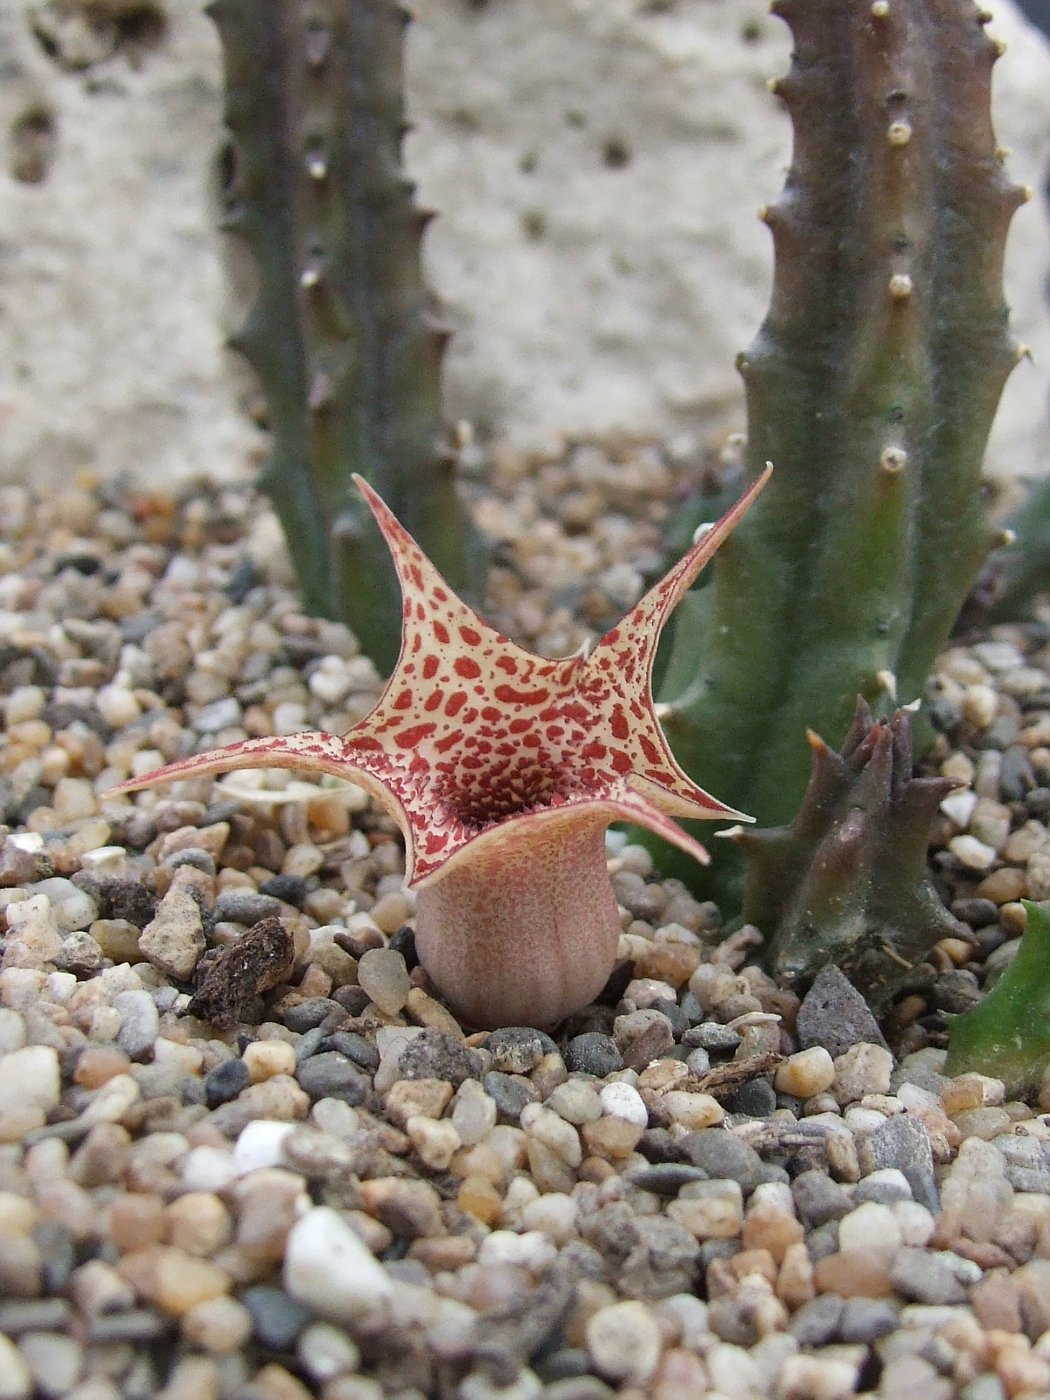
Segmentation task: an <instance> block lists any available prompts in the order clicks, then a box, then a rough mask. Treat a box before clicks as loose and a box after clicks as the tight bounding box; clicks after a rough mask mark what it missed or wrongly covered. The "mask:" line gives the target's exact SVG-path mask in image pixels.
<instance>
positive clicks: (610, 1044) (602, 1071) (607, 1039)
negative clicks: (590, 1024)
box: [565, 1031, 623, 1079]
mask: <svg viewBox="0 0 1050 1400" xmlns="http://www.w3.org/2000/svg"><path fill="white" fill-rule="evenodd" d="M565 1066H566V1068H567V1069H568V1070H569V1071H570V1073H571V1072H572V1071H574V1070H575V1071H577V1072H578V1073H580V1074H593V1075H594V1076H595V1078H596V1079H604V1078H605V1077H606V1076H607V1075H610V1074H619V1072H620V1071H621V1070H622V1069H623V1056H622V1055H621V1054H620V1051H619V1048H618V1047H617V1044H616V1042H615V1040H613V1038H612V1036H611V1035H603V1034H602V1033H601V1031H585V1032H584V1033H583V1035H574V1036H573V1038H572V1039H571V1040H570V1041H569V1043H568V1045H566V1047H565Z"/></svg>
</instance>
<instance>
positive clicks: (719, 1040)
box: [682, 1021, 740, 1055]
mask: <svg viewBox="0 0 1050 1400" xmlns="http://www.w3.org/2000/svg"><path fill="white" fill-rule="evenodd" d="M682 1043H683V1044H684V1045H690V1046H696V1047H698V1048H699V1049H701V1050H707V1051H710V1053H711V1054H712V1055H718V1054H728V1053H729V1052H730V1051H733V1050H736V1049H737V1048H738V1047H739V1045H740V1032H739V1031H735V1030H733V1029H732V1027H730V1026H723V1025H722V1024H721V1023H720V1022H719V1021H702V1022H701V1024H700V1025H699V1026H691V1027H690V1028H689V1030H687V1031H686V1033H685V1034H684V1035H683V1036H682Z"/></svg>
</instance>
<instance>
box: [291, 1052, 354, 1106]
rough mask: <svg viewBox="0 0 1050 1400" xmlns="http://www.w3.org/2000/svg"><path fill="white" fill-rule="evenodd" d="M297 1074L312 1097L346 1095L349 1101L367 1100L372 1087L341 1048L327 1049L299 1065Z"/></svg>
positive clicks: (342, 1097) (343, 1096) (332, 1097)
mask: <svg viewBox="0 0 1050 1400" xmlns="http://www.w3.org/2000/svg"><path fill="white" fill-rule="evenodd" d="M295 1077H296V1079H297V1080H298V1081H299V1084H300V1087H301V1088H303V1089H305V1090H306V1092H307V1093H308V1094H309V1095H310V1097H311V1098H312V1099H343V1100H344V1102H346V1103H348V1104H353V1105H356V1104H361V1103H364V1101H365V1099H366V1098H367V1097H368V1093H369V1090H370V1089H371V1087H372V1083H371V1080H370V1079H368V1078H366V1076H365V1075H363V1074H362V1073H361V1070H360V1068H359V1066H357V1065H355V1064H354V1062H353V1060H349V1059H347V1057H346V1056H345V1055H340V1054H339V1052H338V1051H337V1050H327V1051H325V1052H324V1053H323V1054H320V1055H311V1056H310V1058H309V1059H306V1060H303V1062H302V1063H301V1064H299V1065H297V1066H296V1069H295Z"/></svg>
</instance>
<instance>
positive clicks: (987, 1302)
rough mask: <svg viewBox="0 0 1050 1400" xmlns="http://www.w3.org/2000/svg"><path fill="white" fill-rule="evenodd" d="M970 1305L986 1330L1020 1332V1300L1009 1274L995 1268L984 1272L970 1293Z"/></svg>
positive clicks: (1021, 1324)
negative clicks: (989, 1271) (986, 1272)
mask: <svg viewBox="0 0 1050 1400" xmlns="http://www.w3.org/2000/svg"><path fill="white" fill-rule="evenodd" d="M970 1306H971V1307H972V1308H973V1310H974V1313H975V1314H976V1316H977V1321H978V1322H979V1323H980V1324H981V1326H982V1327H984V1328H985V1329H986V1330H988V1331H991V1330H992V1329H995V1330H997V1331H1003V1332H1020V1331H1021V1329H1022V1326H1023V1323H1022V1320H1021V1300H1020V1298H1019V1297H1018V1292H1017V1289H1016V1287H1015V1286H1014V1282H1013V1280H1012V1279H1011V1277H1010V1276H1009V1274H1007V1273H1004V1272H1002V1271H1000V1270H998V1269H996V1270H995V1271H994V1272H993V1273H990V1274H986V1275H985V1277H984V1278H983V1279H981V1281H980V1282H979V1283H978V1284H976V1285H975V1286H974V1288H973V1289H972V1290H971V1293H970Z"/></svg>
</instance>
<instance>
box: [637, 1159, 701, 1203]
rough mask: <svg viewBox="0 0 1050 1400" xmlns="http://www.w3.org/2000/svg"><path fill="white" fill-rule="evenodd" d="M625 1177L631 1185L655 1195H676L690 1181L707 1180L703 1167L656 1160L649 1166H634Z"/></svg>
mask: <svg viewBox="0 0 1050 1400" xmlns="http://www.w3.org/2000/svg"><path fill="white" fill-rule="evenodd" d="M626 1179H627V1180H628V1181H629V1182H630V1183H631V1185H632V1186H637V1187H639V1188H640V1189H641V1190H643V1191H652V1192H653V1193H654V1194H655V1195H657V1196H677V1195H678V1192H679V1191H680V1190H681V1189H682V1187H683V1186H685V1185H687V1184H688V1183H689V1182H690V1181H707V1180H708V1175H707V1172H706V1171H704V1169H703V1167H694V1166H691V1165H689V1163H687V1162H657V1163H656V1164H654V1165H653V1166H649V1167H634V1168H633V1169H632V1170H631V1171H629V1172H628V1173H627V1177H626Z"/></svg>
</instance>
